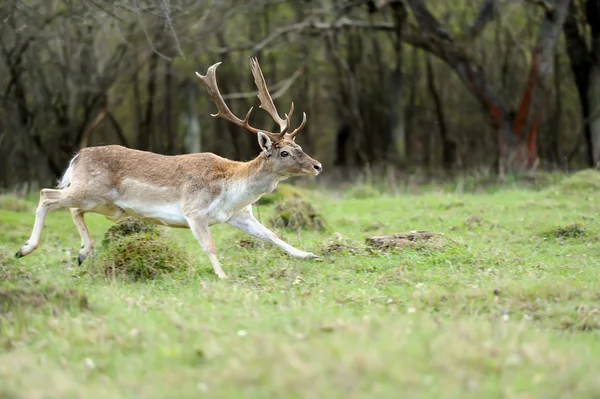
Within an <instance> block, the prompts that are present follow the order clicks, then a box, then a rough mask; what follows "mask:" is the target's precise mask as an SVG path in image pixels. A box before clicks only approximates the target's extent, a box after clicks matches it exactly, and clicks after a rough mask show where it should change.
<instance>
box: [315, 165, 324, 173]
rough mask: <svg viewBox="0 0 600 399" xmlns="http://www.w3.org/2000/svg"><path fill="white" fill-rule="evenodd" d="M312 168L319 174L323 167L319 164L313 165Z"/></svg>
mask: <svg viewBox="0 0 600 399" xmlns="http://www.w3.org/2000/svg"><path fill="white" fill-rule="evenodd" d="M313 167H314V168H315V169H316V170H317V172H320V171H322V170H323V166H322V165H321V164H320V163H318V164H316V165H314V166H313Z"/></svg>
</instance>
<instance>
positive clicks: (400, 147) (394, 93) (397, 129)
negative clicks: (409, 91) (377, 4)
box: [388, 2, 408, 163]
mask: <svg viewBox="0 0 600 399" xmlns="http://www.w3.org/2000/svg"><path fill="white" fill-rule="evenodd" d="M390 6H391V7H392V11H393V13H394V27H395V30H396V43H395V52H396V65H395V67H394V71H393V72H392V83H391V89H390V91H391V107H390V108H391V110H392V143H391V145H390V146H388V148H389V149H390V151H389V152H390V153H389V154H388V158H389V159H391V160H393V161H396V162H400V163H405V162H406V154H407V148H406V145H405V144H406V113H405V107H404V77H403V76H402V64H403V60H404V56H403V50H404V49H403V46H402V34H403V30H404V25H405V24H406V18H407V16H408V13H407V12H406V7H404V4H402V3H400V2H396V3H392V4H391V5H390Z"/></svg>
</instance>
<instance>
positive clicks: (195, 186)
mask: <svg viewBox="0 0 600 399" xmlns="http://www.w3.org/2000/svg"><path fill="white" fill-rule="evenodd" d="M220 64H221V63H220V62H218V63H216V64H214V65H212V66H211V67H210V68H208V71H207V73H206V75H205V76H203V75H201V74H199V73H198V72H196V75H197V76H198V78H200V81H201V82H202V83H203V84H204V85H205V86H206V89H207V91H208V94H209V95H210V97H211V98H212V100H213V101H214V103H215V104H216V106H217V110H218V112H217V113H216V114H211V115H212V116H213V117H217V118H223V119H225V120H228V121H230V122H232V123H234V124H235V125H237V126H239V127H242V128H243V129H245V130H247V131H249V132H251V133H254V134H256V135H257V138H258V144H259V145H260V148H261V149H262V151H261V153H260V155H258V156H257V157H256V158H254V159H253V160H251V161H248V162H237V161H233V160H229V159H225V158H222V157H220V156H217V155H215V154H212V153H197V154H186V155H175V156H166V155H160V154H156V153H152V152H146V151H138V150H134V149H129V148H126V147H122V146H117V145H108V146H98V147H88V148H83V149H82V150H80V151H79V153H78V154H76V155H75V156H74V157H73V158H72V160H71V162H70V164H69V166H68V168H67V169H66V171H65V172H64V174H63V176H62V177H61V179H60V180H59V182H58V187H57V189H43V190H41V192H40V201H39V205H38V207H37V210H36V216H35V223H34V225H33V231H32V233H31V236H30V238H29V240H28V241H27V242H26V243H25V245H24V246H23V247H21V249H20V250H19V251H18V252H17V253H16V257H22V256H26V255H29V254H30V253H32V252H33V251H34V250H35V249H36V248H37V247H38V245H39V242H40V237H41V233H42V228H43V226H44V220H45V218H46V215H47V213H48V212H50V211H53V210H56V209H62V208H69V210H70V212H71V216H72V217H73V221H74V222H75V226H76V227H77V230H78V231H79V235H80V236H81V250H80V252H79V257H78V261H79V264H81V263H82V262H83V261H84V260H85V259H86V258H87V257H88V256H89V255H90V253H91V251H92V245H93V242H92V237H91V236H90V233H89V230H88V228H87V226H86V224H85V221H84V218H83V216H84V214H85V213H87V212H92V213H98V214H101V215H104V216H106V217H107V218H108V219H109V220H111V221H116V220H118V219H119V218H121V217H124V216H132V217H135V218H138V219H142V220H146V221H149V222H151V223H154V224H163V225H166V226H170V227H181V228H190V229H191V230H192V233H193V235H194V237H195V238H196V239H197V240H198V242H199V243H200V245H201V246H202V248H203V249H204V251H205V252H206V254H207V255H208V258H209V259H210V262H211V263H212V266H213V269H214V272H215V273H216V274H217V275H218V277H219V278H226V277H227V275H226V274H225V273H224V272H223V270H222V268H221V266H220V263H219V260H218V259H217V256H216V249H215V245H214V243H213V239H212V236H211V234H210V230H209V226H211V225H214V224H218V223H227V224H229V225H231V226H233V227H236V228H238V229H241V230H243V231H245V232H246V233H248V234H250V235H252V236H254V237H257V238H259V239H262V240H265V241H267V242H271V243H272V244H275V245H277V246H278V247H280V248H281V249H283V250H284V251H285V252H287V253H288V254H290V255H292V256H294V257H297V258H312V257H316V256H315V255H314V254H312V253H310V252H304V251H301V250H299V249H296V248H294V247H293V246H291V245H290V244H288V243H286V242H284V241H283V240H281V239H280V238H279V237H277V235H276V234H275V233H273V232H272V231H271V230H269V229H268V228H266V227H265V226H263V225H262V224H261V223H260V222H259V221H258V220H257V219H256V218H255V217H254V216H253V214H252V204H253V203H254V202H255V201H256V200H258V199H259V198H260V197H261V196H262V195H263V194H265V193H269V192H271V191H273V190H274V189H275V187H276V186H277V183H279V182H280V181H282V180H285V179H287V178H289V177H291V176H298V175H313V176H316V175H318V174H319V173H320V172H321V170H322V166H321V164H320V163H319V162H317V161H316V160H314V159H312V158H311V157H309V156H308V155H306V154H305V153H304V152H303V151H302V148H301V147H300V146H299V145H298V144H296V143H295V137H296V135H298V133H299V132H300V131H301V130H302V129H303V128H304V126H305V124H306V114H303V118H302V123H301V124H300V126H299V127H298V128H296V129H295V130H293V131H291V132H289V133H288V131H289V127H290V117H291V116H292V113H293V111H294V103H293V102H292V104H291V108H290V112H289V113H288V114H285V118H281V117H280V116H279V114H278V112H277V108H276V107H275V104H274V103H273V99H272V97H271V95H270V94H269V91H268V89H267V85H266V82H265V79H264V76H263V74H262V71H261V69H260V65H259V64H258V61H257V60H256V59H255V58H252V59H251V60H250V64H251V70H252V74H253V76H254V81H255V83H256V86H257V88H258V98H259V100H260V108H262V109H264V110H265V111H266V112H268V113H269V114H270V115H271V117H272V118H273V119H274V120H275V122H276V123H277V124H278V125H279V129H280V132H279V133H274V132H269V131H266V130H262V129H257V128H254V127H252V126H250V124H249V118H250V113H251V112H252V108H250V110H249V111H248V113H247V114H246V117H245V118H244V119H243V120H242V119H240V118H238V117H237V116H235V115H234V114H233V113H232V112H231V110H230V109H229V108H228V106H227V105H226V103H225V101H224V100H223V97H222V96H221V94H220V92H219V88H218V86H217V79H216V70H217V67H218V66H219V65H220Z"/></svg>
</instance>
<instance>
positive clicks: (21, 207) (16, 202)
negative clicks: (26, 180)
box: [0, 194, 33, 212]
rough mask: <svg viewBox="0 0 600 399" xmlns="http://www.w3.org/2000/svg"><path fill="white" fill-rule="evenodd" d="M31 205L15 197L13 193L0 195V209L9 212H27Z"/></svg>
mask: <svg viewBox="0 0 600 399" xmlns="http://www.w3.org/2000/svg"><path fill="white" fill-rule="evenodd" d="M32 208H33V206H32V205H31V204H30V203H29V202H27V201H25V200H24V199H21V198H18V197H15V196H14V195H8V194H3V195H0V209H2V210H3V211H10V212H29V211H30V210H32Z"/></svg>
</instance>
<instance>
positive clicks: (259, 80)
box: [196, 57, 306, 141]
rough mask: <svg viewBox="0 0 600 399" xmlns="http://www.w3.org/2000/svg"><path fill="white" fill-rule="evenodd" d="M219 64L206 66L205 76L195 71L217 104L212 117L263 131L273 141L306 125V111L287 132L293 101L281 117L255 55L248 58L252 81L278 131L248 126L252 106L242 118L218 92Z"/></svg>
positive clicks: (287, 135) (248, 128) (253, 131)
mask: <svg viewBox="0 0 600 399" xmlns="http://www.w3.org/2000/svg"><path fill="white" fill-rule="evenodd" d="M219 65H221V63H220V62H217V63H216V64H214V65H212V66H211V67H210V68H208V71H207V72H206V75H205V76H202V75H201V74H199V73H198V72H196V76H198V77H199V78H200V80H201V81H202V83H204V85H205V86H206V89H207V90H208V94H209V95H210V97H211V98H212V99H213V101H214V103H215V105H216V106H217V110H218V112H217V113H216V114H211V116H212V117H215V118H221V119H225V120H228V121H229V122H232V123H233V124H235V125H237V126H239V127H242V128H244V129H246V130H247V131H249V132H251V133H254V134H257V133H258V132H263V133H264V134H266V135H267V136H269V138H270V139H271V140H273V141H281V140H283V139H284V138H287V139H290V140H293V139H294V137H296V135H297V134H298V133H300V131H301V130H302V129H304V125H306V113H302V123H301V124H300V126H298V127H297V128H296V129H295V130H294V131H293V132H292V133H289V134H288V133H287V131H288V129H289V127H290V118H291V117H292V114H293V113H294V103H293V102H292V105H291V106H290V112H289V113H287V114H285V119H282V118H281V117H280V116H279V113H278V112H277V108H276V107H275V104H274V103H273V98H271V95H270V94H269V89H268V88H267V83H266V82H265V77H264V76H263V73H262V70H261V69H260V65H259V64H258V60H257V59H256V57H254V58H251V59H250V68H251V70H252V75H253V76H254V83H256V87H257V88H258V98H259V100H260V108H262V109H264V110H265V111H267V112H268V113H269V115H271V118H273V120H275V122H276V123H277V124H278V125H279V130H280V132H279V133H273V132H268V131H265V130H262V129H257V128H255V127H252V126H250V123H249V122H248V121H249V120H250V113H251V112H252V109H253V108H250V110H249V111H248V113H247V114H246V117H245V118H244V119H243V120H242V119H240V118H238V117H237V116H235V115H234V114H233V112H231V110H230V109H229V107H228V106H227V104H226V103H225V100H223V96H221V93H220V92H219V86H218V85H217V74H216V70H217V67H218V66H219Z"/></svg>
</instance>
